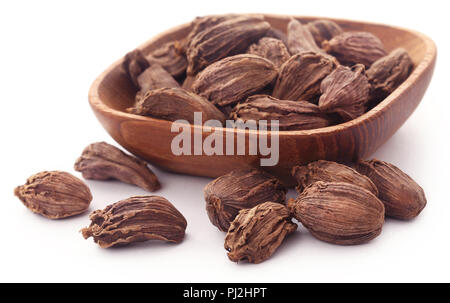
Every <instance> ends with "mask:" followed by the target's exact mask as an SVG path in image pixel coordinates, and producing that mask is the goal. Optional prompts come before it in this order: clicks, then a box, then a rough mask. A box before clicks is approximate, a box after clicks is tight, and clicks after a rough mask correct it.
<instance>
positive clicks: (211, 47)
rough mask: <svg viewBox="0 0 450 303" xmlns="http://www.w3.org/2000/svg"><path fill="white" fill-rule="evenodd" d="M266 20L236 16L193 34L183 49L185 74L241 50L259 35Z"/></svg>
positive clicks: (256, 17) (263, 29)
mask: <svg viewBox="0 0 450 303" xmlns="http://www.w3.org/2000/svg"><path fill="white" fill-rule="evenodd" d="M269 28H270V25H269V23H267V22H265V21H264V19H263V18H262V17H259V16H238V17H236V18H231V19H229V20H225V21H223V22H220V23H218V24H216V25H215V26H213V27H209V28H205V29H204V30H203V31H200V32H199V33H197V34H196V35H195V36H194V37H193V38H192V40H191V41H190V42H189V45H188V48H187V49H186V55H187V58H188V69H187V72H188V74H189V75H193V74H196V73H197V72H198V71H200V70H202V69H203V68H205V67H207V66H208V65H210V64H211V63H214V62H216V61H219V60H220V59H223V58H225V57H227V56H230V55H235V54H240V53H245V51H246V50H247V48H248V47H249V46H250V45H251V44H252V43H254V42H256V41H258V40H259V39H260V38H261V37H263V36H264V35H265V34H266V32H267V31H268V30H269Z"/></svg>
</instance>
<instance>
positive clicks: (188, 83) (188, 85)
mask: <svg viewBox="0 0 450 303" xmlns="http://www.w3.org/2000/svg"><path fill="white" fill-rule="evenodd" d="M194 81H195V76H190V75H187V76H186V78H185V79H184V81H183V85H181V88H183V89H185V90H187V91H190V92H191V91H192V84H194Z"/></svg>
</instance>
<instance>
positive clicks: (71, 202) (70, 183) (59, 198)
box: [14, 171, 92, 219]
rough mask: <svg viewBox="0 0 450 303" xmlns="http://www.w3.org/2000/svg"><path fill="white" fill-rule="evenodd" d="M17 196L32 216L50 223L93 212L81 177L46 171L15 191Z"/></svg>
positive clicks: (89, 193)
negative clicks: (38, 215) (90, 209)
mask: <svg viewBox="0 0 450 303" xmlns="http://www.w3.org/2000/svg"><path fill="white" fill-rule="evenodd" d="M14 194H15V195H16V196H17V197H18V198H19V199H20V200H21V201H22V203H23V204H24V205H25V206H26V207H28V209H30V210H31V211H32V212H34V213H36V214H40V215H42V216H44V217H47V218H50V219H61V218H66V217H70V216H75V215H78V214H81V213H83V212H84V211H86V210H87V209H88V208H89V204H90V203H91V201H92V194H91V191H90V190H89V187H87V186H86V184H84V182H83V181H81V180H80V179H78V178H77V177H75V176H73V175H71V174H69V173H66V172H63V171H43V172H40V173H37V174H35V175H33V176H31V177H30V178H28V179H27V183H25V184H24V185H21V186H18V187H16V188H15V189H14Z"/></svg>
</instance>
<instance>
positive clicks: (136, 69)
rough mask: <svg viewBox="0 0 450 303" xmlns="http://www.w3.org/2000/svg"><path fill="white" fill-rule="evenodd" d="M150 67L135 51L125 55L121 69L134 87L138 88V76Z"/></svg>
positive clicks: (141, 54) (141, 55)
mask: <svg viewBox="0 0 450 303" xmlns="http://www.w3.org/2000/svg"><path fill="white" fill-rule="evenodd" d="M149 66H150V63H149V62H148V61H147V59H146V58H145V56H144V54H143V53H142V52H141V51H140V50H139V49H135V50H134V51H132V52H129V53H128V54H126V55H125V58H124V60H123V63H122V68H123V70H124V71H125V73H126V74H127V75H128V77H129V78H130V80H131V82H133V84H134V85H135V86H136V87H139V84H138V80H137V78H138V76H139V75H140V74H141V73H142V72H143V71H144V70H146V69H147V68H148V67H149Z"/></svg>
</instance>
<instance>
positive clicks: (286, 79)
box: [272, 52, 337, 101]
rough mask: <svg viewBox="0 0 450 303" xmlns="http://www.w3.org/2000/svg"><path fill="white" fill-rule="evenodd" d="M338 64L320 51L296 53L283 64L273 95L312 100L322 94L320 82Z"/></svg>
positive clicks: (287, 98) (281, 97) (284, 98)
mask: <svg viewBox="0 0 450 303" xmlns="http://www.w3.org/2000/svg"><path fill="white" fill-rule="evenodd" d="M336 65H337V62H336V61H335V60H333V59H331V58H330V57H329V56H326V55H323V54H320V53H314V52H304V53H300V54H297V55H294V56H292V57H291V58H290V59H289V60H288V61H286V62H285V63H284V64H283V65H282V66H281V70H280V74H279V76H278V79H277V82H276V84H275V88H274V89H273V94H272V95H273V96H274V97H275V98H277V99H281V100H292V101H296V100H303V101H310V100H312V99H313V98H314V97H316V96H317V95H319V94H320V83H321V82H322V80H323V79H324V78H325V77H326V76H328V75H329V74H330V73H331V72H332V71H333V69H334V68H335V67H336Z"/></svg>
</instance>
